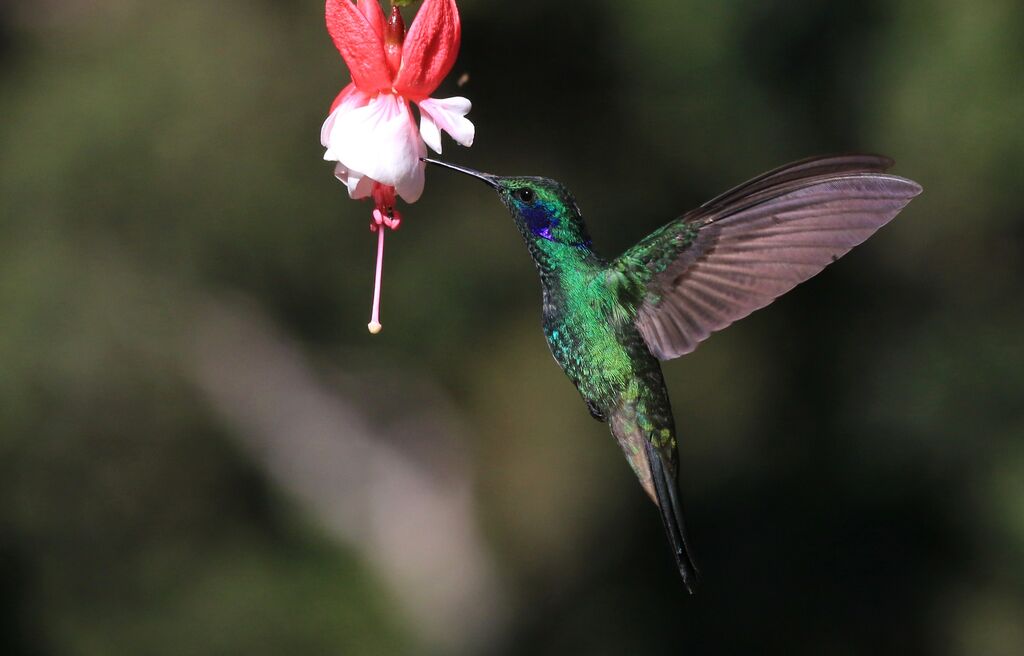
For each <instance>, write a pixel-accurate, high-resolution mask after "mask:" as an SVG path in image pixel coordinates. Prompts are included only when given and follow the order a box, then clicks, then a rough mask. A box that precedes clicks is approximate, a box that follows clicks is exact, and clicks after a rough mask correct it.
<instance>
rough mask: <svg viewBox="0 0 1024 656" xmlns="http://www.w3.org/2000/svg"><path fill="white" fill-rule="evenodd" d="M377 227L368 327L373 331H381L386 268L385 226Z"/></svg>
mask: <svg viewBox="0 0 1024 656" xmlns="http://www.w3.org/2000/svg"><path fill="white" fill-rule="evenodd" d="M375 227H376V228H377V273H376V275H375V276H374V281H373V308H372V309H371V311H370V323H369V324H367V328H369V329H370V332H371V333H374V334H376V333H379V332H380V329H381V325H380V278H381V273H382V272H383V269H384V226H382V225H376V226H375Z"/></svg>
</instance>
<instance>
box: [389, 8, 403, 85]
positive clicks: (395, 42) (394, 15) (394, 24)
mask: <svg viewBox="0 0 1024 656" xmlns="http://www.w3.org/2000/svg"><path fill="white" fill-rule="evenodd" d="M404 41H405V21H403V20H402V12H400V11H399V10H398V7H397V6H393V7H391V17H390V18H388V22H387V23H386V24H385V25H384V55H385V56H386V57H387V61H388V68H390V69H391V74H392V75H395V74H396V73H398V69H399V67H400V66H401V65H402V43H403V42H404Z"/></svg>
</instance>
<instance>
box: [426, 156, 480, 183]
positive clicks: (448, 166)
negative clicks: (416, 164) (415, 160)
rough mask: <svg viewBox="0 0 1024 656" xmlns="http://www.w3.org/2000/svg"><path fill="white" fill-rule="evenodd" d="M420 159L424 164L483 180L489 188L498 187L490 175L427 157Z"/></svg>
mask: <svg viewBox="0 0 1024 656" xmlns="http://www.w3.org/2000/svg"><path fill="white" fill-rule="evenodd" d="M420 159H421V160H423V161H424V162H426V163H427V164H436V165H437V166H443V167H444V168H446V169H451V170H453V171H458V172H459V173H465V174H466V175H470V176H473V177H474V178H476V179H477V180H483V181H484V182H486V183H487V184H489V185H490V186H491V187H493V188H495V189H498V188H499V187H498V181H497V180H495V176H493V175H491V174H490V173H481V172H480V171H474V170H473V169H467V168H466V167H464V166H456V165H455V164H449V163H448V162H442V161H440V160H436V159H430V158H428V157H421V158H420Z"/></svg>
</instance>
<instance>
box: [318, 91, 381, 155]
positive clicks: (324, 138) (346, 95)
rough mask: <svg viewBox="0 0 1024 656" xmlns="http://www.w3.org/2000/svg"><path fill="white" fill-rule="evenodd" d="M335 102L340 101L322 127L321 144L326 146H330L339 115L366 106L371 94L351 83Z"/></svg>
mask: <svg viewBox="0 0 1024 656" xmlns="http://www.w3.org/2000/svg"><path fill="white" fill-rule="evenodd" d="M335 102H337V103H338V105H337V107H335V108H334V110H333V111H331V113H330V114H329V115H328V116H327V120H325V121H324V124H323V127H321V128H320V145H322V146H323V147H324V148H327V147H328V143H329V141H328V139H329V136H330V134H331V130H333V129H334V122H335V121H336V120H337V118H338V116H340V115H341V114H344V113H345V112H348V111H350V110H353V109H355V108H357V107H363V106H365V105H366V104H367V103H369V102H370V96H368V95H367V94H365V93H363V92H362V91H360V90H359V89H357V88H356V86H355V85H354V84H349V85H348V86H347V87H345V88H344V89H342V90H341V93H340V94H338V98H337V99H336V100H335ZM325 159H330V158H325Z"/></svg>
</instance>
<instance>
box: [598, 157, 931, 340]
mask: <svg viewBox="0 0 1024 656" xmlns="http://www.w3.org/2000/svg"><path fill="white" fill-rule="evenodd" d="M891 164H892V162H891V161H890V160H888V159H886V158H883V157H877V156H872V155H847V156H839V157H826V158H816V159H809V160H803V161H800V162H796V163H794V164H790V165H788V166H784V167H782V168H779V169H776V170H775V171H771V172H769V173H766V174H764V175H762V176H760V177H758V178H755V179H753V180H751V181H750V182H747V183H745V184H743V185H740V186H739V187H736V188H735V189H733V190H731V191H728V192H726V193H725V194H722V195H721V196H719V197H717V198H715V199H713V200H711V201H709V202H707V203H705V204H704V205H702V206H701V207H699V208H698V209H696V210H694V211H692V212H689V213H688V214H686V215H684V216H683V217H682V218H680V219H677V220H675V221H673V222H671V223H669V224H667V225H666V226H664V227H662V228H660V229H659V230H657V231H655V232H654V233H652V234H651V235H649V236H648V237H646V238H645V239H643V240H641V241H640V243H638V244H637V245H636V246H634V247H633V248H631V249H630V250H628V251H627V252H625V253H623V254H622V256H620V257H619V258H618V259H617V260H616V261H615V262H614V263H613V265H612V270H613V271H615V272H616V273H618V274H621V276H622V278H624V279H625V280H626V281H628V282H629V284H628V285H627V287H629V288H632V289H640V290H641V292H640V297H639V301H638V306H637V308H636V309H637V314H636V325H637V327H638V329H639V330H640V334H641V335H643V337H644V340H645V341H646V342H647V345H648V347H649V348H650V349H651V352H652V353H653V354H654V355H655V356H657V357H658V358H660V359H662V360H670V359H672V358H676V357H679V356H680V355H685V354H686V353H690V352H691V351H693V350H694V349H695V348H697V345H698V344H699V343H700V342H701V341H703V340H704V339H706V338H707V337H708V336H709V335H710V334H711V333H712V332H714V331H716V330H721V329H722V328H725V327H726V326H728V325H729V324H731V323H733V322H734V321H737V320H739V319H742V318H743V317H745V316H747V315H748V314H750V313H751V312H753V311H754V310H757V309H759V308H762V307H764V306H766V305H768V304H769V303H771V302H772V301H773V300H775V299H776V298H778V297H779V296H781V295H782V294H784V293H786V292H787V291H789V290H790V289H792V288H793V287H795V286H796V285H798V284H800V283H801V282H803V281H805V280H807V279H808V278H811V277H812V276H814V275H815V274H817V273H818V272H820V271H821V270H822V269H824V268H825V267H826V266H828V265H829V264H831V263H832V262H834V261H836V260H837V259H839V258H840V257H842V256H843V255H845V254H846V253H847V252H848V251H849V250H850V249H851V248H853V247H854V246H856V245H858V244H860V243H861V242H863V241H864V240H866V239H867V238H868V237H870V236H871V235H872V234H874V233H875V231H876V230H878V229H879V228H880V227H882V226H883V225H885V224H886V223H888V222H889V221H890V220H892V218H893V217H895V216H896V214H897V213H899V211H900V210H901V209H903V207H904V206H906V204H907V203H909V202H910V200H911V199H912V198H914V197H915V196H917V195H918V194H919V193H921V187H920V186H919V185H917V183H915V182H912V181H910V180H906V179H904V178H899V177H896V176H892V175H886V174H884V173H883V171H884V170H885V169H887V168H888V167H889V166H890V165H891Z"/></svg>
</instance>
